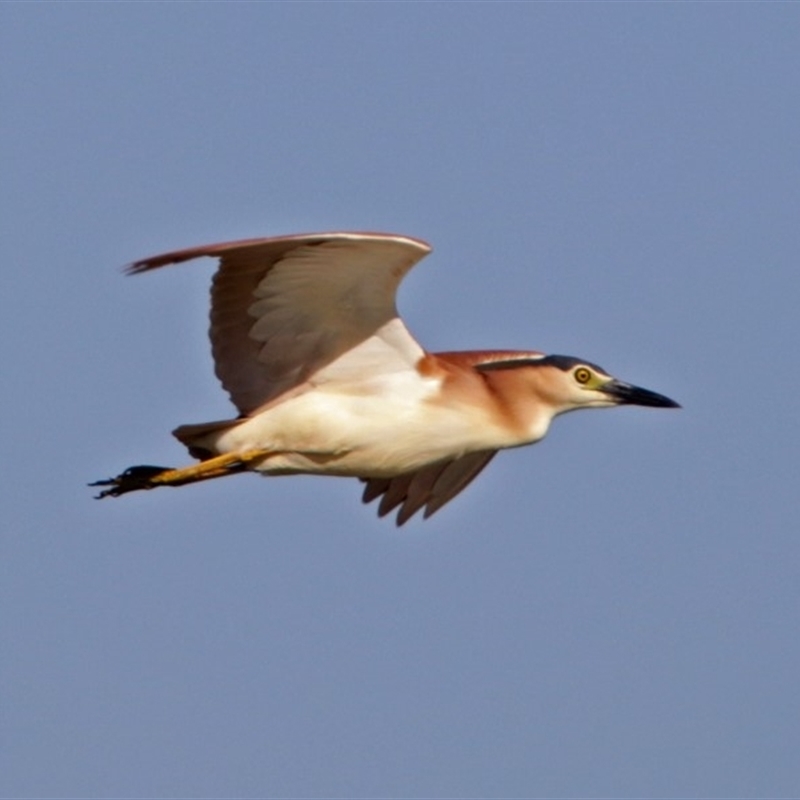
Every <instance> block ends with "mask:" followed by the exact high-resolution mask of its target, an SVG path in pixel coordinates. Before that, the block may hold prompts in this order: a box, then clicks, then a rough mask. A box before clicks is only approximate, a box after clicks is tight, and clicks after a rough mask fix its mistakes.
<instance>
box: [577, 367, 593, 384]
mask: <svg viewBox="0 0 800 800" xmlns="http://www.w3.org/2000/svg"><path fill="white" fill-rule="evenodd" d="M591 377H592V373H591V372H590V371H589V370H588V369H586V367H578V369H576V370H575V380H576V381H578V383H589V381H590V380H591Z"/></svg>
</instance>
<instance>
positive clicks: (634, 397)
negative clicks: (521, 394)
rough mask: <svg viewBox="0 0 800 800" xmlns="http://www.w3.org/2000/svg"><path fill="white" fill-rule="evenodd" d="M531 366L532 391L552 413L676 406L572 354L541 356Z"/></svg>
mask: <svg viewBox="0 0 800 800" xmlns="http://www.w3.org/2000/svg"><path fill="white" fill-rule="evenodd" d="M531 366H532V367H533V370H532V374H531V378H532V386H533V390H534V392H535V393H536V394H537V395H539V398H540V399H541V400H542V401H544V402H546V403H548V404H550V405H551V406H552V407H553V408H554V410H555V413H556V414H561V413H563V412H565V411H573V410H574V409H577V408H604V407H607V406H619V405H632V406H652V407H654V408H680V406H679V405H678V403H676V402H675V401H674V400H670V398H669V397H665V396H664V395H663V394H658V393H656V392H651V391H650V390H649V389H642V388H641V387H639V386H634V385H633V384H630V383H625V382H624V381H621V380H619V379H618V378H615V377H614V376H613V375H609V374H608V373H607V372H606V371H605V370H604V369H603V368H602V367H598V366H597V364H592V363H591V362H589V361H584V360H582V359H580V358H574V357H573V356H559V355H551V356H545V357H544V358H542V359H541V360H540V361H539V362H538V363H535V362H532V363H531Z"/></svg>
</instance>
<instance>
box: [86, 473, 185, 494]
mask: <svg viewBox="0 0 800 800" xmlns="http://www.w3.org/2000/svg"><path fill="white" fill-rule="evenodd" d="M167 470H169V467H151V466H146V465H142V466H138V467H128V469H126V470H125V472H123V473H121V474H120V475H117V477H116V478H107V479H106V480H102V481H95V482H94V483H90V484H89V486H110V487H111V488H110V489H105V490H103V491H102V492H100V494H97V495H95V500H102V499H103V498H104V497H119V496H120V495H122V494H126V493H127V492H135V491H138V490H139V489H152V488H153V487H154V484H153V483H151V479H152V478H154V477H155V476H156V475H160V474H161V473H162V472H166V471H167Z"/></svg>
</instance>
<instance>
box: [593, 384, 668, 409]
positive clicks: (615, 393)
mask: <svg viewBox="0 0 800 800" xmlns="http://www.w3.org/2000/svg"><path fill="white" fill-rule="evenodd" d="M597 388H598V390H599V391H601V392H603V393H605V394H607V395H609V396H610V397H613V398H614V399H615V400H616V401H617V402H618V403H619V404H620V405H623V404H624V405H629V406H653V407H654V408H680V405H679V404H678V403H676V402H675V401H674V400H670V399H669V397H664V395H663V394H658V393H657V392H651V391H650V390H649V389H641V388H640V387H638V386H632V385H631V384H630V383H623V382H622V381H618V380H611V381H609V382H608V383H607V384H605V386H598V387H597Z"/></svg>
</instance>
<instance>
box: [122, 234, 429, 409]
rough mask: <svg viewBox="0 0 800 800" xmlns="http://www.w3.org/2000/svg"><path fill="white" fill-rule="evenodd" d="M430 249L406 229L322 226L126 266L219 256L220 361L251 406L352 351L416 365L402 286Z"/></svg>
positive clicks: (225, 377)
mask: <svg viewBox="0 0 800 800" xmlns="http://www.w3.org/2000/svg"><path fill="white" fill-rule="evenodd" d="M430 250H431V248H430V246H429V245H427V244H426V243H425V242H422V241H420V240H418V239H412V238H410V237H407V236H395V235H392V234H382V233H318V234H307V235H298V236H283V237H277V238H268V239H247V240H243V241H238V242H227V243H223V244H214V245H208V246H205V247H195V248H191V249H188V250H179V251H175V252H172V253H165V254H164V255H160V256H154V257H152V258H146V259H143V260H142V261H137V262H135V263H134V264H132V265H131V266H130V267H129V269H128V271H129V272H130V273H139V272H146V271H148V270H151V269H155V268H157V267H163V266H165V265H167V264H177V263H180V262H182V261H189V260H190V259H194V258H198V257H200V256H211V257H215V258H219V259H220V264H219V269H218V270H217V273H216V274H215V275H214V280H213V285H212V289H211V330H210V335H211V348H212V353H213V356H214V363H215V369H216V374H217V377H218V378H219V379H220V381H221V382H222V385H223V386H224V388H225V389H226V391H227V392H228V394H230V397H231V400H232V401H233V403H234V404H235V405H236V407H237V408H238V409H239V411H240V412H241V413H242V414H250V413H251V412H253V411H255V410H256V409H258V408H259V407H261V406H263V405H265V404H266V403H268V402H270V401H271V400H273V399H275V398H276V397H278V396H280V395H282V394H284V393H285V392H287V391H289V390H290V389H293V388H295V387H297V386H299V385H301V384H302V383H304V382H305V381H307V380H308V379H309V378H311V377H312V376H313V375H314V374H315V373H318V372H319V371H320V370H322V369H323V368H324V367H326V366H327V365H330V364H333V363H334V362H336V361H337V360H338V359H340V358H342V357H343V356H345V355H347V363H346V364H344V363H343V366H344V367H345V370H344V371H345V372H347V373H351V372H352V371H358V369H359V368H360V367H361V368H368V369H369V370H371V371H373V372H374V371H375V370H376V369H378V370H387V371H388V370H392V369H409V368H411V367H413V365H414V364H415V363H416V362H417V361H418V360H419V359H420V358H422V357H423V356H424V351H423V349H422V348H421V347H420V346H419V344H418V343H417V342H416V341H415V339H414V338H413V337H412V336H411V334H410V333H409V332H408V330H407V329H406V327H405V325H403V323H402V321H401V320H400V319H399V317H398V314H397V308H396V306H395V296H396V294H397V288H398V286H399V285H400V281H401V280H402V279H403V277H404V276H405V274H406V273H407V272H408V271H409V270H410V269H411V267H412V266H414V264H416V263H417V261H419V260H420V259H421V258H422V257H423V256H425V255H427V254H428V253H429V252H430ZM362 344H363V345H364V346H363V347H359V345H362ZM342 360H343V362H344V359H342ZM330 374H331V375H334V376H335V374H336V371H335V370H334V371H333V372H331V373H330Z"/></svg>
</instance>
